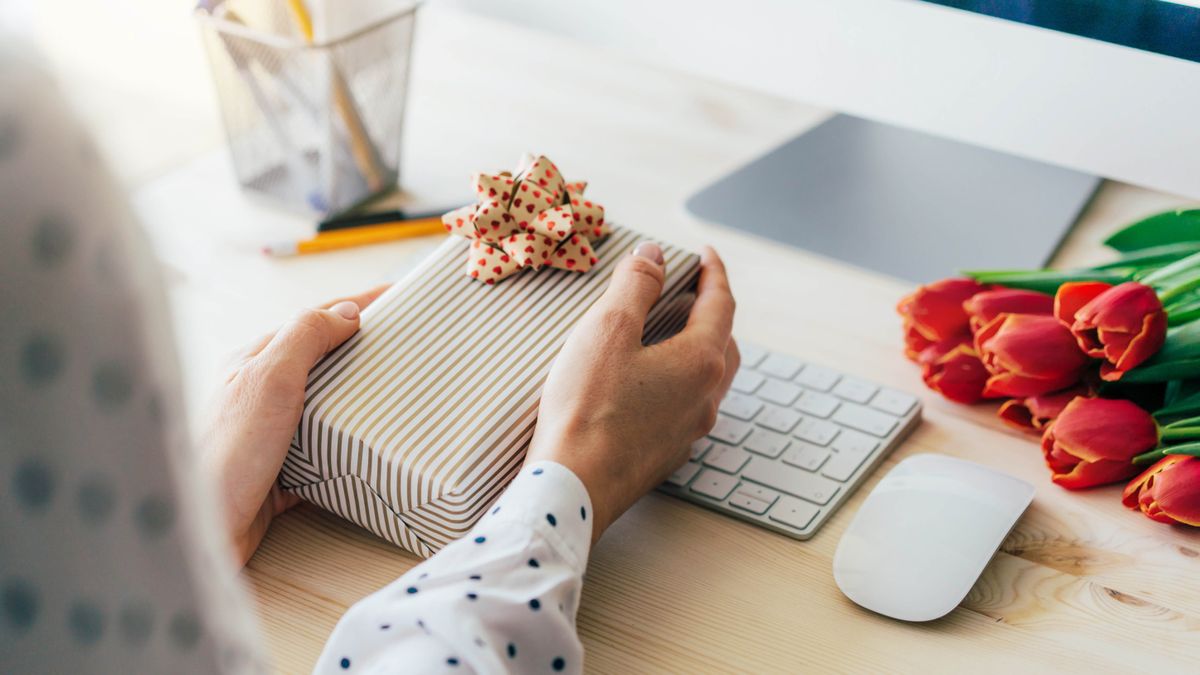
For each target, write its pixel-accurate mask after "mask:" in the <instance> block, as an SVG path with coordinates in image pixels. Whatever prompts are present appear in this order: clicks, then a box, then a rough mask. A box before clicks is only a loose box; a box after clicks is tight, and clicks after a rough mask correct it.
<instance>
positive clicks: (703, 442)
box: [691, 438, 713, 462]
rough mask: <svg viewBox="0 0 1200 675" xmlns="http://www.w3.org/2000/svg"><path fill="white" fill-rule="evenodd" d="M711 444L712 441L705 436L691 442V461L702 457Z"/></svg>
mask: <svg viewBox="0 0 1200 675" xmlns="http://www.w3.org/2000/svg"><path fill="white" fill-rule="evenodd" d="M712 446H713V442H712V441H710V440H708V439H707V438H701V439H700V440H698V441H695V442H694V443H692V457H691V459H692V461H693V462H695V461H696V460H698V459H700V458H701V457H703V456H704V453H706V452H708V449H709V448H711V447H712Z"/></svg>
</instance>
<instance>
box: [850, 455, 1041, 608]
mask: <svg viewBox="0 0 1200 675" xmlns="http://www.w3.org/2000/svg"><path fill="white" fill-rule="evenodd" d="M1031 501H1033V486H1032V485H1030V484H1029V483H1026V482H1025V481H1023V480H1020V479H1018V478H1013V477H1012V476H1009V475H1007V474H1003V473H1000V472H998V471H995V470H993V469H989V468H987V467H985V466H980V465H979V464H975V463H974V462H968V461H965V460H961V459H955V458H953V457H946V456H944V455H929V454H923V455H913V456H912V457H909V458H908V459H905V460H904V461H902V462H900V463H899V464H897V465H896V467H895V468H894V469H892V470H891V471H889V472H888V474H887V475H886V476H884V477H883V479H882V480H880V481H879V484H878V485H876V486H875V489H874V490H873V491H872V492H871V494H870V495H868V496H867V499H866V500H865V501H864V502H863V505H862V506H861V507H860V508H859V509H858V513H857V514H856V515H855V516H854V521H853V522H852V523H850V527H849V528H847V529H846V533H845V534H843V535H842V540H841V541H840V542H839V543H838V548H837V553H836V554H834V557H833V578H834V580H835V581H837V585H838V588H840V589H842V592H843V593H845V594H846V597H848V598H850V599H851V600H853V601H854V602H856V603H858V604H859V605H862V606H863V607H866V608H867V609H869V610H871V611H873V612H878V613H880V614H883V615H884V616H890V617H892V618H894V619H902V620H904V621H931V620H933V619H936V618H939V617H941V616H945V615H946V614H948V613H949V612H950V610H952V609H954V608H955V607H957V606H958V603H960V602H962V600H963V598H965V597H966V596H967V592H968V591H970V590H971V586H973V585H974V584H975V580H976V579H978V578H979V575H980V574H981V573H982V572H983V568H984V567H986V566H987V564H988V561H989V560H991V559H992V556H993V555H995V553H996V550H997V549H999V548H1000V543H1001V542H1003V541H1004V538H1005V537H1006V536H1008V532H1009V531H1010V530H1011V529H1012V527H1013V525H1014V524H1016V522H1017V519H1018V518H1020V517H1021V514H1022V513H1024V511H1025V508H1026V507H1028V506H1029V503H1030V502H1031Z"/></svg>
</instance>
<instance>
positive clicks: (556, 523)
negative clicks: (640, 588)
mask: <svg viewBox="0 0 1200 675" xmlns="http://www.w3.org/2000/svg"><path fill="white" fill-rule="evenodd" d="M591 532H592V514H591V501H590V499H589V498H588V493H587V491H586V490H585V488H584V486H583V483H581V482H580V480H579V479H578V478H577V477H576V476H575V475H574V474H573V473H571V472H570V471H569V470H568V469H566V468H564V467H563V466H561V465H559V464H555V463H553V462H538V463H535V464H531V465H529V466H526V467H525V468H524V469H522V471H521V473H520V474H519V475H518V477H517V479H516V480H514V481H513V484H512V485H511V486H509V488H508V490H507V491H506V492H505V493H504V495H503V496H501V498H500V499H499V500H498V501H497V502H496V504H495V505H493V507H492V508H491V509H490V510H489V511H488V513H487V514H486V515H485V516H484V517H483V519H482V520H481V521H480V522H479V524H478V525H476V526H475V528H474V530H473V531H472V532H471V533H470V534H469V535H467V536H466V537H464V538H463V539H461V540H459V541H456V542H454V543H452V544H450V545H449V546H447V547H446V548H444V549H442V551H440V552H439V553H438V554H437V555H435V556H433V557H432V558H430V559H429V560H427V561H425V562H424V563H422V564H420V565H418V566H416V567H414V568H413V569H411V570H409V572H408V573H407V574H405V575H404V576H403V577H401V578H400V579H398V580H397V581H395V582H394V583H392V584H391V585H389V586H387V587H386V588H384V589H382V590H380V591H378V592H376V593H375V594H373V595H371V596H369V597H367V598H365V599H364V600H362V601H360V602H359V603H358V604H356V605H355V606H354V607H352V608H351V609H350V611H349V612H348V613H347V614H346V616H345V617H343V618H342V620H341V621H340V622H339V623H338V626H337V628H336V629H335V630H334V632H333V635H332V636H331V637H330V639H329V642H328V644H326V646H325V651H324V653H323V654H322V655H321V658H320V661H319V662H318V666H317V669H316V670H317V671H318V672H330V673H340V672H375V671H380V672H383V671H387V672H393V671H395V669H396V668H397V667H398V666H402V667H403V668H404V670H406V671H412V672H425V671H437V670H441V669H449V670H451V671H452V672H471V671H475V672H502V671H506V670H511V671H519V672H527V671H529V672H537V671H542V672H544V671H547V670H548V671H551V672H554V671H556V670H559V671H563V672H579V671H580V670H581V669H582V657H583V648H582V646H581V645H580V643H579V638H578V636H577V635H576V632H575V613H576V611H577V609H578V603H579V594H580V589H581V587H582V583H583V571H584V569H585V568H586V566H587V556H588V552H589V549H590V541H591Z"/></svg>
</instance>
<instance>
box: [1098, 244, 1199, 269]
mask: <svg viewBox="0 0 1200 675" xmlns="http://www.w3.org/2000/svg"><path fill="white" fill-rule="evenodd" d="M1194 253H1200V241H1185V242H1180V243H1178V244H1166V245H1163V246H1152V247H1150V248H1146V249H1141V250H1138V251H1134V252H1132V253H1128V254H1125V255H1122V256H1121V257H1120V258H1117V259H1116V260H1113V261H1111V262H1106V263H1102V264H1100V265H1096V266H1095V267H1093V268H1092V269H1095V270H1121V269H1131V270H1134V271H1136V272H1143V271H1145V272H1149V271H1151V270H1155V269H1158V268H1159V267H1161V266H1163V265H1169V264H1170V263H1173V262H1175V261H1177V260H1182V259H1183V258H1186V257H1188V256H1190V255H1192V254H1194Z"/></svg>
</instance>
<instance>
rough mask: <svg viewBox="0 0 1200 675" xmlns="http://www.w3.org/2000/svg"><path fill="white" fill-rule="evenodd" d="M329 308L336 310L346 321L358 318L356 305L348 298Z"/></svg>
mask: <svg viewBox="0 0 1200 675" xmlns="http://www.w3.org/2000/svg"><path fill="white" fill-rule="evenodd" d="M330 309H332V310H333V311H335V312H337V313H338V314H339V315H341V317H342V318H343V319H346V320H347V321H353V320H355V319H357V318H358V305H356V304H354V303H353V302H350V301H349V300H343V301H341V302H339V303H338V304H336V305H334V306H333V307H331V308H330Z"/></svg>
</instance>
